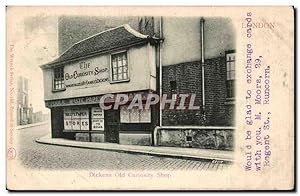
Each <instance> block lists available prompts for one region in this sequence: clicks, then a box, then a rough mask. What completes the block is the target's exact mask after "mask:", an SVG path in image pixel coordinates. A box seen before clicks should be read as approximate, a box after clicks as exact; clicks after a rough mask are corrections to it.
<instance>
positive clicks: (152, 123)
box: [41, 16, 235, 149]
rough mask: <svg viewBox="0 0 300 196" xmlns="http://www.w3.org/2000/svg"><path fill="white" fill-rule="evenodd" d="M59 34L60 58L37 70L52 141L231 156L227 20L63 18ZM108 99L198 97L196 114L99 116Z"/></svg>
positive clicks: (230, 33)
mask: <svg viewBox="0 0 300 196" xmlns="http://www.w3.org/2000/svg"><path fill="white" fill-rule="evenodd" d="M125 23H126V24H127V25H124V24H125ZM58 27H59V31H58V33H59V35H58V37H59V51H60V54H61V55H60V56H59V57H58V58H57V59H56V60H54V61H52V62H49V63H47V64H45V65H42V66H41V67H42V69H43V74H44V85H45V102H46V106H47V107H48V108H50V109H51V121H52V137H65V138H70V139H77V140H84V141H94V142H114V143H120V144H138V145H161V146H182V147H199V148H212V149H232V147H233V131H234V130H233V129H234V128H233V127H234V101H235V100H234V82H235V68H234V66H235V50H234V49H235V32H234V28H233V26H232V24H231V21H230V20H229V19H227V18H204V20H203V18H198V17H193V18H168V17H157V18H156V17H125V18H102V17H70V16H64V17H60V18H59V20H58ZM119 59H121V60H119ZM115 60H116V61H115ZM115 62H117V63H115ZM119 62H120V63H119ZM115 65H116V69H117V70H118V71H116V73H117V74H116V75H115V72H114V71H115V70H114V69H115ZM120 68H122V69H121V70H123V71H122V72H120V73H119V69H120ZM125 68H126V69H125ZM124 69H125V71H124ZM95 71H96V72H97V76H96V77H95V76H93V75H91V76H87V75H89V73H93V74H95ZM75 72H76V74H77V73H81V72H82V75H81V76H82V77H81V78H84V79H82V80H81V79H75V75H74V74H75ZM86 73H88V74H86ZM98 73H99V74H98ZM72 74H73V76H72ZM76 77H77V76H76ZM89 80H91V81H99V82H96V83H91V81H89ZM90 84H92V85H90ZM108 93H110V94H113V95H114V94H117V93H123V94H128V95H129V96H130V95H131V96H132V95H135V94H142V95H143V97H144V95H145V96H147V95H148V94H151V93H156V94H159V95H162V94H168V95H170V96H172V95H174V94H195V95H196V99H195V104H196V105H199V106H200V109H198V110H170V109H167V108H166V109H160V108H159V107H156V106H153V107H151V109H150V110H149V111H139V110H135V111H131V110H130V111H129V110H127V109H126V106H121V107H120V108H118V109H117V110H114V111H113V110H111V111H110V110H107V111H103V110H101V109H100V108H99V99H100V98H101V97H102V96H104V95H105V94H108ZM113 101H115V100H113ZM76 114H78V115H79V117H78V116H77V117H76ZM73 118H74V119H75V120H74V119H73ZM98 118H99V119H98ZM77 123H78V127H76V126H77ZM70 124H71V127H70Z"/></svg>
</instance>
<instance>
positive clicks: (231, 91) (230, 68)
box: [226, 51, 235, 98]
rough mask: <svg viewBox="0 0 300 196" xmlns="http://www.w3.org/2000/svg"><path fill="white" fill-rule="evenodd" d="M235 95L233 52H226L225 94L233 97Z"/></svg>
mask: <svg viewBox="0 0 300 196" xmlns="http://www.w3.org/2000/svg"><path fill="white" fill-rule="evenodd" d="M234 95H235V52H234V51H230V52H227V53H226V96H227V98H234Z"/></svg>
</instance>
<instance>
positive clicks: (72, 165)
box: [16, 123, 232, 172]
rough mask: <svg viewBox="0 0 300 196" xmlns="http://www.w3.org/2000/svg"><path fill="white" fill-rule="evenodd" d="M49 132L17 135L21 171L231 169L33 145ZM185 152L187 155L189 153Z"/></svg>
mask: <svg viewBox="0 0 300 196" xmlns="http://www.w3.org/2000/svg"><path fill="white" fill-rule="evenodd" d="M50 131H51V125H50V123H49V124H42V125H38V126H32V127H27V128H24V129H20V130H18V131H16V133H17V135H16V136H17V137H18V138H19V139H18V146H16V159H18V160H19V161H20V163H21V164H22V165H23V166H24V167H26V168H30V169H34V170H61V171H66V170H71V171H75V170H85V171H88V172H98V171H102V170H113V171H165V172H168V171H179V170H182V171H183V170H184V171H186V170H188V171H197V172H199V171H201V172H202V171H203V172H206V171H220V172H222V171H226V170H227V169H228V168H230V167H231V165H232V164H230V163H227V162H225V161H224V162H222V163H221V162H216V161H213V160H209V159H187V158H177V157H167V156H157V155H150V154H142V153H130V152H122V151H116V150H115V151H114V150H112V149H111V150H109V149H108V150H105V149H104V150H101V149H97V148H95V149H88V148H85V146H87V145H92V143H88V144H86V143H84V144H85V146H84V147H68V146H60V145H55V144H53V145H47V144H42V143H38V142H36V140H40V138H44V139H46V137H45V135H47V134H49V133H50ZM48 138H49V136H48ZM52 141H53V140H52ZM73 142H76V143H77V145H79V144H80V143H81V142H77V141H73ZM98 145H99V144H98ZM107 145H108V144H106V146H107ZM116 145H117V144H116ZM116 145H115V146H116ZM117 146H120V145H117ZM131 147H137V146H131ZM157 148H161V147H157ZM174 150H175V149H174ZM186 150H188V151H190V150H191V149H186Z"/></svg>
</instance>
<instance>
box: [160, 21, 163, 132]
mask: <svg viewBox="0 0 300 196" xmlns="http://www.w3.org/2000/svg"><path fill="white" fill-rule="evenodd" d="M159 34H160V35H159V36H160V41H159V96H160V98H161V96H162V58H161V56H162V49H161V48H162V42H163V18H162V16H161V17H160V21H159ZM161 107H162V106H161V103H159V127H162V108H161Z"/></svg>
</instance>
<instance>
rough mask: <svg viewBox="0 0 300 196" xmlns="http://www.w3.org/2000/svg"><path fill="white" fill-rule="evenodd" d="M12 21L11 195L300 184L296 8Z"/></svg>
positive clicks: (92, 10)
mask: <svg viewBox="0 0 300 196" xmlns="http://www.w3.org/2000/svg"><path fill="white" fill-rule="evenodd" d="M6 16H7V18H6V25H7V31H6V40H7V41H6V62H7V64H6V71H7V73H6V97H7V107H6V110H7V120H6V124H7V130H6V136H7V138H6V146H7V149H6V150H7V154H6V160H7V173H6V176H7V189H8V190H95V191H97V190H293V189H294V186H295V184H294V183H295V179H294V178H295V174H294V172H295V165H294V163H295V154H294V152H295V142H294V141H295V139H294V136H295V132H294V58H295V57H294V50H295V49H294V41H295V40H294V39H295V36H294V35H295V34H294V31H295V29H294V8H293V7H96V6H94V7H93V6H89V7H83V6H80V7H60V6H53V7H51V6H48V7H39V6H36V7H30V6H24V7H20V6H8V7H7V9H6ZM279 16H280V17H279Z"/></svg>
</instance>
